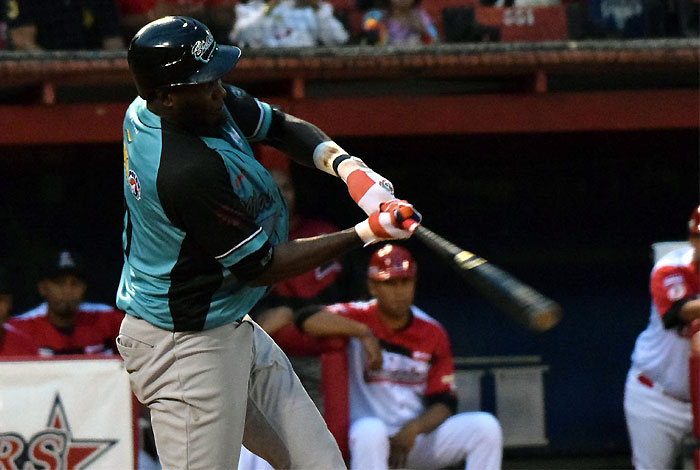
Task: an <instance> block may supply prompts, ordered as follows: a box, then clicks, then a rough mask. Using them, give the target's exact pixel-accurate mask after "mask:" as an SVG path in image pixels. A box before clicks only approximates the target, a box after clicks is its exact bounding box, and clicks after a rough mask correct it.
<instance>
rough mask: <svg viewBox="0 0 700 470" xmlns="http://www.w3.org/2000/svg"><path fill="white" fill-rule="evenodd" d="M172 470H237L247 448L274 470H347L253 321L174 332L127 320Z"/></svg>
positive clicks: (139, 379)
mask: <svg viewBox="0 0 700 470" xmlns="http://www.w3.org/2000/svg"><path fill="white" fill-rule="evenodd" d="M117 347H118V349H119V353H120V354H121V356H122V358H123V359H124V364H125V367H126V370H127V372H128V373H129V378H130V381H131V388H132V390H133V392H134V394H135V395H136V398H138V399H139V401H140V402H141V403H143V404H145V405H147V406H148V408H149V409H150V411H151V423H152V425H153V433H154V435H155V440H156V448H157V451H158V456H159V457H160V460H161V464H162V466H163V468H164V469H166V470H171V469H172V470H175V469H183V470H195V469H202V470H236V468H237V467H238V459H239V454H240V447H241V442H243V443H244V444H245V445H246V447H247V448H248V449H250V450H251V451H252V452H254V453H256V454H258V455H259V456H261V457H263V458H264V459H265V460H267V461H268V462H270V464H272V466H273V467H275V468H276V469H319V470H321V469H323V470H330V469H344V468H346V467H345V464H344V462H343V458H342V455H341V453H340V450H339V449H338V446H337V444H336V442H335V440H334V439H333V436H332V435H331V433H330V431H328V427H327V426H326V424H325V422H324V421H323V418H322V417H321V415H320V413H319V412H318V410H317V408H316V406H315V405H314V404H313V402H312V401H311V399H310V398H309V396H308V394H307V393H306V391H305V390H304V388H303V387H302V385H301V383H300V382H299V379H298V378H297V376H296V374H294V371H293V370H292V367H291V365H290V363H289V360H288V359H287V357H286V355H285V354H284V353H283V352H282V350H281V349H280V348H279V347H278V346H277V344H275V342H274V341H273V340H272V339H271V338H270V337H269V336H268V335H267V333H265V332H264V331H263V330H262V329H261V328H260V327H259V326H258V325H257V324H256V323H255V322H253V321H252V320H251V319H250V317H248V316H246V317H244V319H243V320H242V321H240V322H235V323H231V324H228V325H224V326H221V327H218V328H212V329H208V330H204V331H196V332H172V331H168V330H163V329H161V328H158V327H156V326H154V325H151V324H150V323H148V322H146V321H144V320H141V319H138V318H136V317H133V316H131V315H125V318H124V321H123V322H122V326H121V331H120V334H119V337H118V338H117Z"/></svg>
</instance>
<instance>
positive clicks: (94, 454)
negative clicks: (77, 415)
mask: <svg viewBox="0 0 700 470" xmlns="http://www.w3.org/2000/svg"><path fill="white" fill-rule="evenodd" d="M117 442H118V441H116V440H106V439H76V438H74V437H73V433H72V432H71V429H70V425H69V424H68V418H67V415H66V412H65V410H64V409H63V403H61V397H60V396H59V395H56V399H55V400H54V404H53V408H52V409H51V413H50V414H49V420H48V423H46V428H44V429H43V430H41V431H39V432H37V433H36V434H34V436H32V438H31V439H30V440H29V441H25V440H24V438H23V437H22V436H20V435H19V434H17V433H13V432H9V433H3V434H0V468H3V469H5V468H16V469H20V468H21V469H37V470H38V469H42V470H83V469H89V468H90V467H91V466H92V464H93V463H94V462H95V461H96V460H98V459H99V458H100V456H102V454H104V453H105V452H107V450H109V448H111V447H112V446H113V445H114V444H116V443H117Z"/></svg>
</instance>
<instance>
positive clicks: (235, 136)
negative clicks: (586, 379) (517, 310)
mask: <svg viewBox="0 0 700 470" xmlns="http://www.w3.org/2000/svg"><path fill="white" fill-rule="evenodd" d="M240 54H241V51H240V49H238V48H237V47H233V46H222V45H218V44H217V43H216V41H215V40H214V38H213V36H212V34H211V31H209V29H208V28H207V27H206V26H205V25H203V24H202V23H200V22H199V21H196V20H194V19H192V18H187V17H166V18H161V19H159V20H156V21H154V22H152V23H149V24H148V25H146V26H144V28H143V29H141V30H140V31H139V32H138V33H137V34H136V36H134V38H133V39H132V41H131V43H130V46H129V51H128V61H129V68H130V71H131V73H132V75H133V78H134V81H135V83H136V88H137V90H138V93H139V96H138V97H137V98H136V99H135V100H134V101H133V103H132V104H131V105H130V106H129V108H128V110H127V112H126V116H125V119H124V128H123V142H124V196H125V199H126V213H125V218H124V232H123V248H124V267H123V270H122V275H121V280H120V285H119V289H118V292H117V305H118V306H119V307H120V308H121V309H122V310H124V311H125V312H126V313H127V315H126V317H125V319H124V322H123V323H122V326H121V331H120V335H119V337H118V338H117V347H118V349H119V352H120V354H121V355H122V357H123V358H124V362H125V365H126V369H127V371H129V374H130V380H131V384H132V389H133V390H134V393H135V395H136V396H137V398H138V399H139V400H140V401H141V402H142V403H144V404H146V405H147V406H148V407H149V408H150V411H151V422H152V425H153V431H154V435H155V441H156V447H157V450H158V455H159V457H160V459H161V463H162V464H163V466H164V468H166V469H176V468H178V469H179V468H183V469H206V470H230V469H234V468H236V467H237V464H238V459H239V452H240V448H241V442H245V445H246V447H247V448H248V449H250V450H251V451H253V452H254V453H256V454H257V455H260V456H261V457H263V458H264V459H266V460H267V461H268V462H270V463H271V464H272V465H273V466H274V467H275V468H304V469H335V468H344V462H343V460H342V457H341V454H340V451H339V450H338V447H337V445H336V443H335V441H334V439H333V436H332V435H331V434H330V432H329V431H328V428H327V427H326V425H325V423H324V421H323V419H322V417H321V415H320V414H319V412H318V410H317V409H316V407H315V406H314V404H313V402H312V401H311V400H310V399H309V397H308V395H307V394H306V392H305V391H304V389H303V387H302V386H301V384H300V382H299V380H298V378H297V377H296V375H295V374H294V373H293V371H292V369H291V367H290V364H289V361H288V360H287V358H286V356H285V355H284V353H283V352H282V351H281V350H280V349H279V347H277V345H276V344H275V343H274V342H273V341H272V340H271V339H270V337H269V336H268V335H267V334H266V333H265V332H264V331H262V329H261V328H260V327H258V326H257V325H256V324H255V323H254V322H253V321H252V320H251V319H250V317H249V316H248V315H247V314H248V312H249V311H250V309H251V308H252V307H253V306H254V305H255V303H256V302H257V301H258V300H259V299H260V298H261V297H262V296H263V295H264V293H265V291H266V290H267V287H266V286H270V285H272V284H274V283H276V282H278V281H280V280H283V279H287V278H289V277H293V276H295V275H297V274H300V273H303V272H306V271H308V270H310V269H312V268H314V267H315V266H318V265H320V264H322V263H325V262H327V261H328V260H330V259H332V258H334V257H336V256H338V255H339V254H340V253H343V252H344V251H346V250H349V249H351V248H355V247H360V246H362V245H363V244H368V243H374V242H376V241H379V240H382V239H394V238H407V237H409V236H410V235H411V234H412V229H404V228H401V227H400V226H399V223H398V220H399V219H398V217H397V216H398V214H400V215H401V217H402V218H407V217H408V218H412V219H413V220H414V222H415V224H414V226H413V227H412V228H414V227H415V226H417V224H418V223H419V222H420V216H419V214H417V213H415V212H414V211H413V209H412V206H411V205H410V204H408V203H407V202H405V201H400V200H397V199H395V198H394V196H393V193H392V191H391V183H389V182H388V181H387V180H386V179H384V178H383V177H381V176H380V175H378V174H377V173H375V172H373V171H372V170H371V169H370V168H369V167H367V166H366V165H365V164H364V163H363V162H362V161H361V160H360V159H358V158H356V157H350V156H349V155H348V154H347V153H346V152H345V151H344V150H343V149H342V148H340V147H339V146H338V145H337V144H335V143H334V142H333V141H332V140H331V139H330V138H329V137H328V136H327V135H326V134H324V133H323V132H322V131H321V130H320V129H318V128H317V127H316V126H314V125H312V124H310V123H308V122H306V121H302V120H300V119H297V118H295V117H293V116H290V115H288V114H286V113H284V112H282V111H280V110H279V109H277V108H275V107H273V106H270V105H269V104H267V103H264V102H261V101H259V100H257V99H255V98H253V97H252V96H250V95H248V94H247V93H245V92H244V91H243V90H241V89H239V88H236V87H233V86H230V85H226V84H223V83H222V82H221V80H220V79H221V77H222V76H223V75H225V74H227V73H228V72H229V71H230V70H231V69H232V68H233V67H234V66H235V65H236V63H237V61H238V59H239V57H240ZM339 112H340V111H339ZM252 141H260V142H263V143H265V144H268V145H272V146H274V147H276V148H278V149H279V150H282V151H284V152H285V153H287V154H288V155H289V156H290V157H291V158H292V159H293V160H295V161H297V162H299V163H302V164H305V165H308V166H312V165H315V166H316V167H317V168H319V169H321V170H323V171H325V172H327V173H329V174H331V175H333V176H339V177H340V178H341V179H342V180H343V181H344V182H345V183H346V184H347V186H348V191H349V193H350V195H351V196H352V197H353V199H354V200H355V201H356V202H357V203H358V205H359V206H360V207H361V208H362V209H363V210H364V211H365V212H366V213H367V214H368V216H369V217H368V218H367V219H366V220H364V221H362V222H360V223H358V224H357V225H356V226H355V227H354V228H351V229H347V230H343V231H340V232H335V233H332V234H326V235H322V236H319V237H313V238H306V239H300V240H294V241H291V242H287V241H285V240H286V237H287V213H286V209H285V204H284V201H283V198H282V196H281V195H280V192H279V190H278V188H277V186H276V185H275V183H274V181H273V179H272V177H271V176H270V174H269V173H268V172H267V171H266V170H265V169H264V168H263V167H262V166H261V165H260V164H258V162H257V161H256V160H255V158H254V156H253V153H252V151H251V148H250V145H249V142H252ZM320 197H322V195H320ZM309 442H313V445H311V446H310V445H309Z"/></svg>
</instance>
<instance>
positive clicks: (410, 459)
mask: <svg viewBox="0 0 700 470" xmlns="http://www.w3.org/2000/svg"><path fill="white" fill-rule="evenodd" d="M416 274H417V269H416V263H415V261H414V260H413V257H412V256H411V254H410V253H409V252H408V250H406V249H405V248H402V247H400V246H398V245H392V244H388V245H384V246H383V247H382V248H380V249H379V250H377V251H376V252H375V253H374V254H373V255H372V258H371V259H370V263H369V267H368V271H367V276H368V288H369V292H370V293H371V294H372V296H373V297H374V298H373V299H372V300H370V301H366V302H350V303H339V304H335V305H331V306H326V307H316V308H311V307H310V308H308V309H305V310H301V311H298V312H296V318H295V321H296V323H297V325H298V326H299V328H300V329H302V330H303V331H304V332H306V333H307V334H309V335H312V336H318V337H324V336H344V337H348V338H350V342H349V344H348V379H349V392H348V393H349V403H350V430H349V447H350V468H351V469H353V470H364V469H372V470H379V469H386V468H446V467H450V468H454V467H453V466H455V465H457V464H459V463H461V462H463V461H465V460H466V464H465V467H464V468H466V469H479V470H491V469H492V470H496V469H499V468H500V466H501V455H502V433H501V427H500V425H499V423H498V421H497V420H496V419H495V418H494V417H493V416H492V415H491V414H489V413H484V412H470V413H459V414H456V410H457V397H456V394H455V384H454V365H453V363H452V354H451V352H450V344H449V339H448V336H447V332H446V331H445V330H444V328H443V327H442V326H441V325H440V324H438V323H437V322H436V321H435V320H434V319H433V318H432V317H430V316H429V315H427V314H426V313H425V312H423V311H422V310H420V309H419V308H417V307H416V306H414V305H413V298H414V294H415V287H416Z"/></svg>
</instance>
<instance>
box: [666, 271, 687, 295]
mask: <svg viewBox="0 0 700 470" xmlns="http://www.w3.org/2000/svg"><path fill="white" fill-rule="evenodd" d="M663 286H664V289H665V290H666V295H667V296H668V298H669V300H671V301H676V300H679V299H682V298H683V297H685V294H686V292H687V289H686V286H685V279H683V276H681V275H680V274H674V275H671V276H668V277H666V278H665V279H664V280H663Z"/></svg>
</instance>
